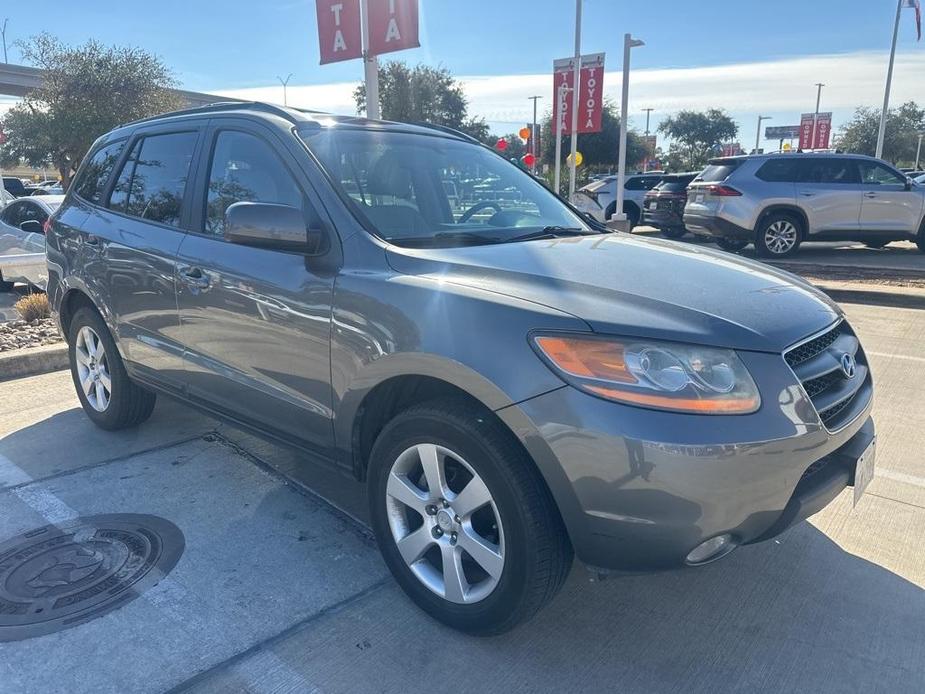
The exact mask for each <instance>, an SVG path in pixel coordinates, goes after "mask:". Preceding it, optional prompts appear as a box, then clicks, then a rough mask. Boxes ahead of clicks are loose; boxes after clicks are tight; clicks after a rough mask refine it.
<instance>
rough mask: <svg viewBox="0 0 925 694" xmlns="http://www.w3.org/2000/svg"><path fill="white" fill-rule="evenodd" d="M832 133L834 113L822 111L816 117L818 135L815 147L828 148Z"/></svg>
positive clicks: (814, 143) (814, 142)
mask: <svg viewBox="0 0 925 694" xmlns="http://www.w3.org/2000/svg"><path fill="white" fill-rule="evenodd" d="M831 134H832V114H831V113H820V114H819V115H818V116H817V117H816V137H815V139H814V141H813V149H828V148H829V136H830V135H831Z"/></svg>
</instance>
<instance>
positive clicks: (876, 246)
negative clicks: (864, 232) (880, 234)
mask: <svg viewBox="0 0 925 694" xmlns="http://www.w3.org/2000/svg"><path fill="white" fill-rule="evenodd" d="M863 243H864V245H865V246H867V247H868V248H873V249H875V250H877V249H880V248H885V247H886V245H887V244H888V243H889V241H864V242H863Z"/></svg>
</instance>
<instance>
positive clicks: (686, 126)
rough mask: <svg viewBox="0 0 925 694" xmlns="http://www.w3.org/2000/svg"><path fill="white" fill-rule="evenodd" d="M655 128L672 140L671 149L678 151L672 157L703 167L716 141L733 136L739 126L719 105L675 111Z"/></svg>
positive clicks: (685, 165) (691, 167) (688, 166)
mask: <svg viewBox="0 0 925 694" xmlns="http://www.w3.org/2000/svg"><path fill="white" fill-rule="evenodd" d="M658 131H659V132H660V133H663V134H665V135H667V136H668V137H670V138H671V139H672V140H673V143H672V145H673V146H672V148H671V149H672V150H676V148H677V151H676V154H677V155H680V156H677V157H672V156H671V153H670V152H669V160H672V159H674V161H676V162H678V163H682V167H680V168H685V169H688V170H690V171H695V170H697V169H700V168H703V166H704V165H705V164H706V163H707V159H709V158H710V155H711V153H712V150H713V148H714V147H716V146H717V145H719V144H721V143H723V142H728V141H730V140H733V139H735V136H736V135H737V134H738V132H739V126H738V125H736V123H735V121H734V120H732V118H731V117H730V116H729V115H728V114H727V113H726V112H725V111H723V110H722V109H718V108H711V109H710V110H709V111H679V112H678V113H676V114H675V115H673V116H669V117H668V118H666V119H665V120H663V121H662V122H661V124H660V125H659V126H658Z"/></svg>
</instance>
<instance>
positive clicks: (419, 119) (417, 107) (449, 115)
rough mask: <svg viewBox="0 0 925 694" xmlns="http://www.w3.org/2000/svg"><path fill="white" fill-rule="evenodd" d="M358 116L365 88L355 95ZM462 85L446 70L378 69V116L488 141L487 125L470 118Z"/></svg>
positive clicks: (395, 65) (399, 65) (393, 64)
mask: <svg viewBox="0 0 925 694" xmlns="http://www.w3.org/2000/svg"><path fill="white" fill-rule="evenodd" d="M353 99H354V101H355V102H356V107H357V113H363V112H365V111H366V85H365V84H361V85H360V86H358V87H357V88H356V89H355V90H354V91H353ZM468 107H469V104H468V101H467V99H466V95H465V94H464V93H463V89H462V85H461V84H460V83H459V82H457V81H456V80H455V79H454V78H453V76H452V75H451V74H450V71H449V70H447V69H446V68H443V67H436V68H434V67H430V66H428V65H416V66H414V67H410V66H409V65H408V64H406V63H404V62H401V61H397V60H393V61H389V62H387V63H383V64H381V65H380V66H379V113H380V114H381V115H382V118H384V119H385V120H393V121H399V122H402V123H433V124H434V125H443V126H446V127H448V128H455V129H456V130H461V131H462V132H464V133H467V134H469V135H471V136H472V137H475V138H477V139H478V140H481V141H486V140H487V139H488V137H489V135H488V124H487V123H486V122H485V121H484V120H483V119H481V118H475V117H471V116H469V112H468Z"/></svg>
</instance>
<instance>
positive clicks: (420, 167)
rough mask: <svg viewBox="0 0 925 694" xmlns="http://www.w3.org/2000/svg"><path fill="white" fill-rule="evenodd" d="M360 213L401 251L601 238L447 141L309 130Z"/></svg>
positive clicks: (543, 194)
mask: <svg viewBox="0 0 925 694" xmlns="http://www.w3.org/2000/svg"><path fill="white" fill-rule="evenodd" d="M299 134H300V136H301V137H302V140H303V141H304V142H305V143H306V144H307V145H308V147H309V149H310V150H311V151H312V152H313V153H314V154H315V156H317V157H318V159H319V160H320V161H321V163H322V164H323V165H324V167H325V169H327V171H328V173H329V174H330V176H331V178H332V179H333V180H334V182H335V185H338V186H340V188H341V193H342V195H343V196H344V197H346V199H348V200H349V201H350V202H351V205H352V206H353V208H354V211H355V212H356V213H357V214H358V215H359V216H361V217H362V218H363V219H364V220H365V221H366V223H367V224H368V225H369V226H370V227H371V228H372V229H374V230H375V232H376V233H377V235H378V236H380V237H381V238H383V239H385V240H387V241H389V242H391V243H395V244H397V245H403V246H428V245H454V244H459V243H467V244H478V243H503V242H506V241H512V240H520V238H521V237H525V236H528V235H530V234H531V233H532V232H536V233H541V232H543V230H548V231H549V233H553V231H554V230H553V229H552V228H555V229H563V230H577V231H581V232H586V233H595V232H593V231H592V230H591V229H590V227H589V226H588V225H587V224H586V223H585V222H584V221H583V220H582V218H581V217H580V216H578V215H577V214H575V213H573V212H572V211H571V210H570V209H569V208H568V207H566V205H564V204H563V203H562V202H561V201H560V200H559V199H558V198H557V197H556V196H555V195H553V194H552V193H551V192H550V191H549V190H547V189H546V188H545V187H544V186H543V185H541V184H540V183H539V182H537V181H536V180H535V179H533V177H531V176H530V174H528V173H527V172H525V171H523V170H521V169H520V168H518V167H517V166H514V165H513V164H511V163H509V162H507V161H505V160H504V159H502V158H501V157H500V156H498V155H496V154H494V153H493V152H492V151H490V150H489V149H487V148H485V147H481V146H479V145H476V144H474V143H469V142H462V141H459V140H453V139H449V138H446V137H434V136H428V135H421V134H413V133H400V132H382V131H373V130H359V129H352V128H337V127H333V128H321V129H317V128H303V129H302V130H301V131H300V133H299Z"/></svg>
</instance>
